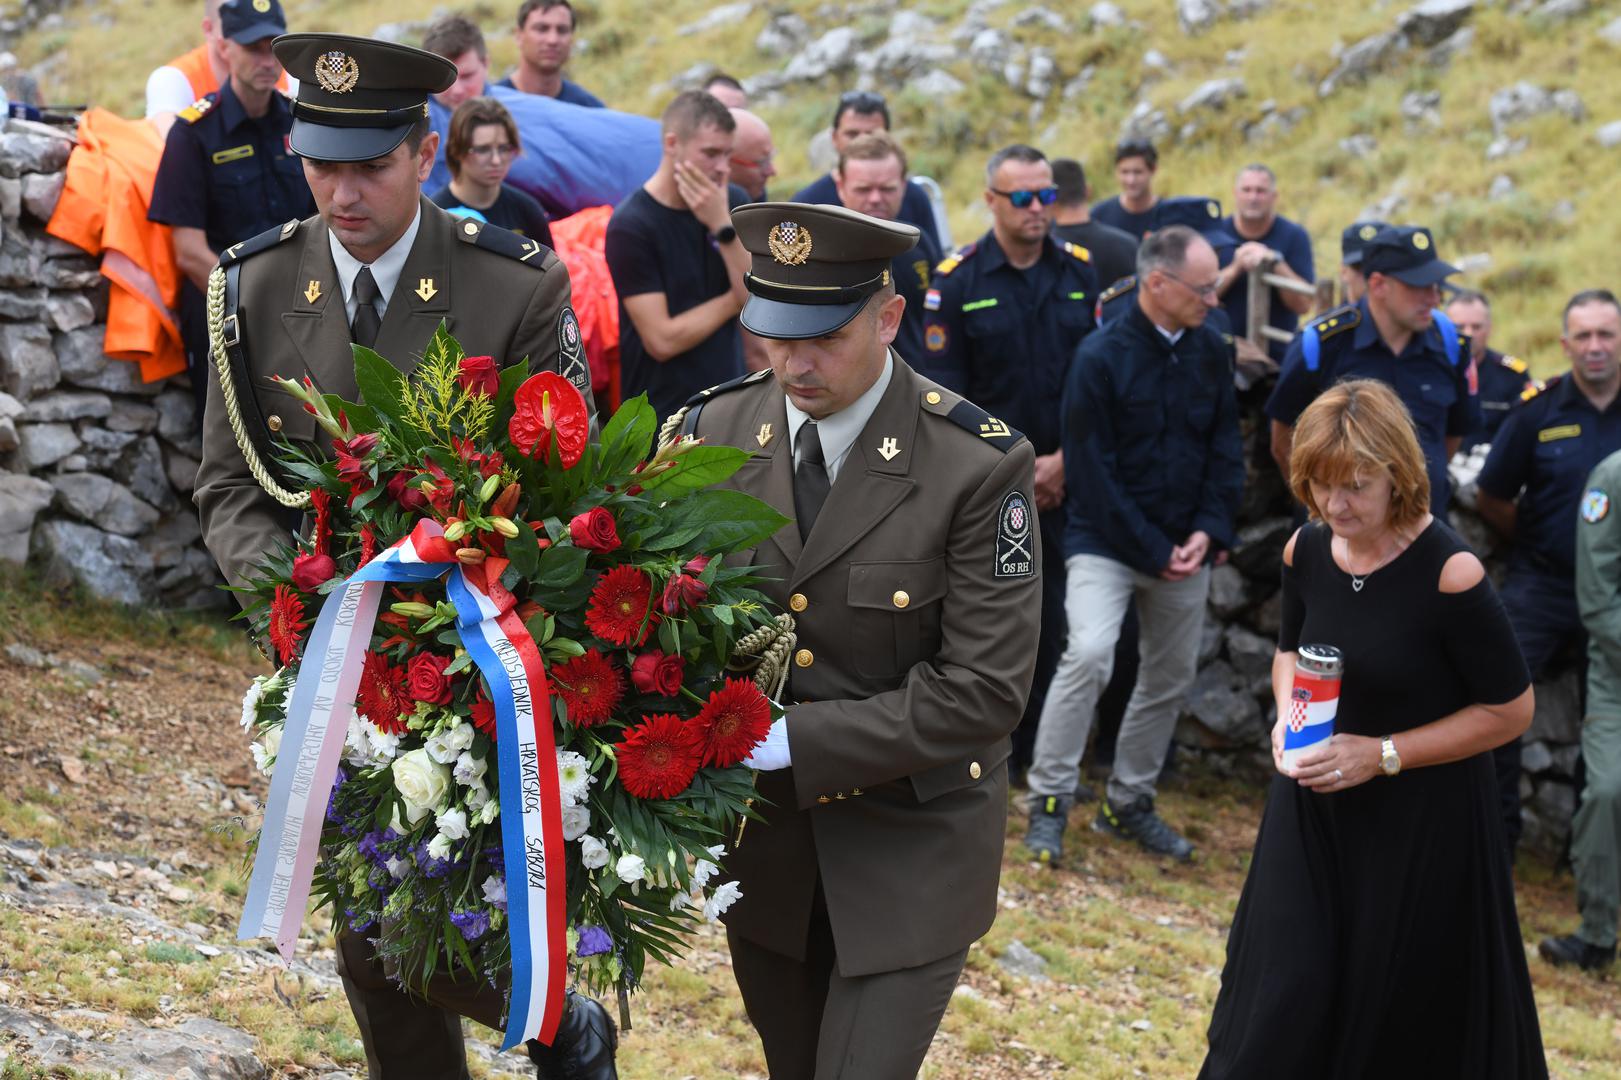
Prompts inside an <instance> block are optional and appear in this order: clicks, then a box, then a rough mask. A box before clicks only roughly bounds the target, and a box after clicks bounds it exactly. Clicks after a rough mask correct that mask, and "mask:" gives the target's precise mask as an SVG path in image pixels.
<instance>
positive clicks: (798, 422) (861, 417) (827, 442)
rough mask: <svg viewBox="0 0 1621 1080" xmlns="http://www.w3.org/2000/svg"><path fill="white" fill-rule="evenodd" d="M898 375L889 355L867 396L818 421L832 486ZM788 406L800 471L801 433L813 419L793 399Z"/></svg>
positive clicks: (817, 427) (885, 358)
mask: <svg viewBox="0 0 1621 1080" xmlns="http://www.w3.org/2000/svg"><path fill="white" fill-rule="evenodd" d="M894 374H895V358H894V357H893V356H892V355H889V354H887V353H886V354H885V356H884V370H883V371H882V372H880V373H879V375H878V379H877V381H876V382H874V383H873V384H872V385H871V386H869V387H868V388H867V392H866V393H864V394H862V395H861V396H860V397H858V398H856V399H855V400H854V401H852V402H851V403H850V404H849V405H848V406H846V407H845V408H843V409H840V410H839V411H838V412H836V413H834V414H833V415H832V416H829V417H826V418H824V419H821V420H818V421H816V432H817V434H818V435H820V436H821V439H822V460H823V461H825V462H827V482H828V483H829V484H832V483H833V481H835V480H837V479H838V478H839V466H841V465H843V464H844V459H845V458H847V457H849V456H850V448H851V447H852V446H854V445H855V443H856V440H857V439H858V438H860V437H861V429H862V428H864V427H866V426H867V421H868V420H871V419H872V414H873V411H874V410H875V409H877V408H878V402H879V401H881V400H882V399H883V396H884V391H885V390H887V389H889V380H890V378H891V377H892V376H893V375H894ZM784 404H785V405H786V406H787V407H788V437H789V439H790V440H791V443H792V445H793V448H794V467H795V468H796V469H797V468H798V467H799V429H800V428H802V427H804V425H805V421H806V420H809V419H810V418H811V417H810V414H809V413H805V412H801V411H800V410H799V408H798V407H796V406H795V405H794V401H793V399H792V398H789V399H788V400H787V401H786V402H784Z"/></svg>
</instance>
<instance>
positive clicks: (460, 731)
mask: <svg viewBox="0 0 1621 1080" xmlns="http://www.w3.org/2000/svg"><path fill="white" fill-rule="evenodd" d="M445 745H446V746H448V747H450V748H451V749H452V750H454V751H456V753H458V754H460V753H461V752H462V751H463V750H470V749H472V746H473V725H472V724H469V723H466V722H465V721H458V722H457V724H456V726H455V727H453V728H451V729H450V730H449V731H447V732H445Z"/></svg>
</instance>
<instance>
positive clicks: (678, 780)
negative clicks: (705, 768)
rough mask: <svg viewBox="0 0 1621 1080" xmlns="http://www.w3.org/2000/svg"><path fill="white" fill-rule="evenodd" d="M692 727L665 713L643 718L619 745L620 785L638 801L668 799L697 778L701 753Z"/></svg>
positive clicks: (677, 717)
mask: <svg viewBox="0 0 1621 1080" xmlns="http://www.w3.org/2000/svg"><path fill="white" fill-rule="evenodd" d="M694 734H695V733H694V731H693V730H692V728H691V726H690V725H688V724H686V723H684V722H683V721H682V720H681V718H680V717H679V716H671V715H669V714H668V713H665V714H661V715H659V716H648V717H644V718H643V720H642V722H641V723H640V724H638V725H637V726H636V727H635V728H633V729H632V730H631V732H630V734H628V735H626V736H625V738H624V740H623V741H622V742H620V744H619V747H618V749H617V751H616V753H615V756H616V757H617V758H618V759H619V782H620V783H622V784H623V785H624V786H625V790H626V791H628V792H630V793H631V794H632V795H634V796H636V798H638V799H670V798H674V797H675V796H677V795H679V794H681V793H682V792H683V791H685V790H687V785H688V784H690V783H692V778H693V777H694V776H696V775H697V774H698V766H699V764H700V762H701V760H702V756H703V753H702V749H701V747H700V746H699V745H698V741H697V740H696V739H695V738H694Z"/></svg>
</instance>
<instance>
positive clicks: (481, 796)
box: [465, 780, 490, 814]
mask: <svg viewBox="0 0 1621 1080" xmlns="http://www.w3.org/2000/svg"><path fill="white" fill-rule="evenodd" d="M465 801H466V803H467V809H469V810H471V811H473V813H475V814H476V813H478V812H479V811H480V810H482V809H484V807H485V805H486V804H487V803H488V802H489V801H490V789H489V788H487V787H485V786H484V781H483V780H480V781H479V782H478V783H476V784H471V785H469V786H468V788H467V798H466V800H465Z"/></svg>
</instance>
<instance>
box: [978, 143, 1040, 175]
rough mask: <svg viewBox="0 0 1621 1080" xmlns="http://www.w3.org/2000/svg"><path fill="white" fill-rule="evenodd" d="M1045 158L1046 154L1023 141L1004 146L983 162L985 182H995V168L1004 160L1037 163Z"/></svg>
mask: <svg viewBox="0 0 1621 1080" xmlns="http://www.w3.org/2000/svg"><path fill="white" fill-rule="evenodd" d="M1046 160H1047V155H1046V154H1043V153H1042V152H1041V151H1040V150H1037V149H1036V148H1035V147H1033V146H1026V145H1025V144H1024V143H1014V144H1013V145H1012V146H1004V147H1002V149H1000V150H998V151H997V152H996V153H994V154H992V155H991V160H989V161H987V162H986V163H985V183H986V184H991V183H994V182H995V180H994V177H995V176H996V170H997V169H1000V168H1001V167H1002V163H1003V162H1005V161H1022V162H1024V163H1025V164H1026V165H1038V164H1040V163H1041V162H1043V161H1046Z"/></svg>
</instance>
